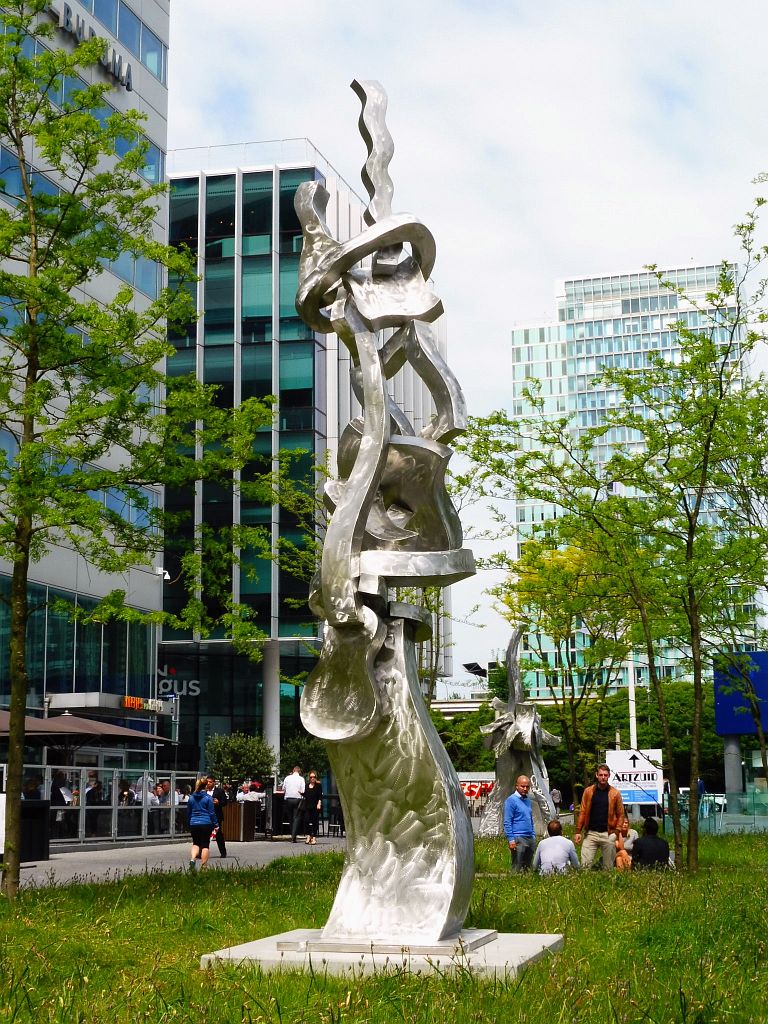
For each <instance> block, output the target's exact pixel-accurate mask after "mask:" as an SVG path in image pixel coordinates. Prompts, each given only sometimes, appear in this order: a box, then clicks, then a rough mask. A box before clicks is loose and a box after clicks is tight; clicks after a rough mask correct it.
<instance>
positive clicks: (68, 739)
mask: <svg viewBox="0 0 768 1024" xmlns="http://www.w3.org/2000/svg"><path fill="white" fill-rule="evenodd" d="M10 717H11V716H10V712H9V711H0V737H4V736H7V735H8V725H9V721H10ZM24 731H25V734H26V737H27V739H28V740H29V741H30V742H42V743H43V744H44V745H46V746H52V747H61V748H63V749H67V748H69V749H76V748H77V747H83V746H85V745H86V744H97V745H99V744H103V743H104V742H105V741H107V740H113V741H114V740H123V741H127V740H131V741H132V742H134V743H137V742H141V743H157V742H160V743H164V742H168V740H167V739H166V738H165V737H164V736H158V735H157V734H156V733H154V732H142V731H141V730H140V729H127V728H126V727H125V726H123V725H113V724H112V723H111V722H107V721H103V720H99V719H95V718H80V717H79V716H78V715H70V714H66V713H65V714H63V715H56V716H54V717H53V718H33V717H31V716H30V715H27V716H26V717H25V718H24Z"/></svg>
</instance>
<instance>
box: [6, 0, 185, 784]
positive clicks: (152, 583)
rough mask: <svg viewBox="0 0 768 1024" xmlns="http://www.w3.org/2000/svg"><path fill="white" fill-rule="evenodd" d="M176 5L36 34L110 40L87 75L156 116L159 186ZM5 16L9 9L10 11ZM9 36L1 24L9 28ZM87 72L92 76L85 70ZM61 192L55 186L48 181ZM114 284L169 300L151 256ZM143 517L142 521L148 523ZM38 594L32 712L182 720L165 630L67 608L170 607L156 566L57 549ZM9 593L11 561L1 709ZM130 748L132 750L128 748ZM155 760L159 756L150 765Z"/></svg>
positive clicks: (107, 758) (43, 567) (93, 287)
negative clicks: (116, 573)
mask: <svg viewBox="0 0 768 1024" xmlns="http://www.w3.org/2000/svg"><path fill="white" fill-rule="evenodd" d="M169 10H170V0H79V2H72V3H65V2H63V0H58V2H56V3H51V4H50V5H49V7H48V13H47V14H46V15H44V16H43V17H50V18H51V19H52V20H53V22H54V24H55V28H56V31H55V33H54V35H53V36H52V37H51V38H45V39H35V38H32V37H30V39H29V43H28V45H29V50H30V53H33V52H34V50H35V49H36V48H39V47H42V46H48V47H50V46H54V45H55V46H58V47H61V48H71V47H72V46H74V45H75V42H76V41H77V40H81V39H87V38H90V37H92V36H99V37H102V38H104V39H105V40H106V41H107V45H106V47H105V52H104V58H103V60H102V62H101V63H100V64H97V65H96V66H95V67H93V68H92V69H90V71H89V72H88V73H87V74H88V75H89V76H90V78H89V82H107V83H109V85H110V86H111V89H110V92H109V98H108V102H105V103H104V105H103V107H102V109H101V111H100V114H101V115H102V116H104V117H108V116H109V114H110V113H111V111H112V109H115V110H120V111H127V110H130V109H137V110H139V111H141V112H142V113H143V114H144V115H145V118H146V120H145V121H144V124H143V132H144V135H145V138H146V142H147V151H146V159H145V164H144V168H143V171H142V175H143V176H144V177H145V178H146V180H148V181H150V182H159V181H162V180H163V179H164V176H165V150H166V139H167V107H168V90H167V85H166V69H167V52H168V25H169ZM0 19H2V11H1V10H0ZM2 31H4V27H3V25H2V24H1V23H0V32H2ZM84 74H85V73H84ZM77 86H78V82H77V81H61V82H59V83H58V87H59V89H60V90H61V96H62V98H63V97H65V96H66V95H67V90H71V89H72V88H77ZM29 173H31V174H32V175H34V176H35V180H36V181H37V182H39V183H40V184H41V185H42V186H43V187H44V186H45V184H46V175H45V169H44V168H40V167H39V166H37V165H36V164H35V159H34V154H33V155H32V163H31V165H30V167H29ZM18 176H19V169H18V165H17V164H16V162H15V160H14V159H13V155H12V154H10V153H8V152H7V151H5V150H3V151H2V165H1V166H0V178H2V179H4V181H5V191H6V194H8V193H10V194H13V190H14V182H15V181H16V178H18ZM48 184H49V185H50V187H51V188H53V189H55V188H57V187H58V186H57V184H56V183H55V182H49V183H48ZM166 212H167V211H166V208H165V205H163V206H162V207H161V208H160V210H159V212H158V215H157V219H156V222H155V235H156V237H157V238H158V240H161V241H165V238H166ZM115 278H117V279H118V280H119V281H121V282H126V283H128V284H130V285H131V286H132V287H133V288H134V290H135V295H136V299H135V301H136V302H137V303H139V304H141V303H142V302H143V301H146V299H147V298H149V299H151V298H153V297H155V296H156V295H157V293H158V289H159V287H160V286H161V284H162V280H161V275H160V272H159V268H158V266H157V265H156V264H155V263H153V262H152V261H150V260H146V259H137V260H134V259H133V258H128V257H126V258H120V259H118V260H117V261H116V262H115V263H114V264H111V265H110V266H109V267H108V268H105V271H104V273H103V274H102V275H101V277H100V278H99V279H96V280H94V281H93V282H92V284H90V285H89V286H88V287H87V289H86V298H92V299H96V300H97V301H98V300H103V299H105V298H107V297H109V296H111V295H112V294H113V293H114V286H115ZM0 445H2V446H3V447H4V448H5V450H6V451H7V452H9V453H12V452H13V451H14V445H15V439H14V437H13V435H12V433H11V432H10V431H8V430H0ZM147 497H148V498H149V500H150V501H151V502H154V503H159V502H160V500H161V492H160V490H159V489H157V490H156V491H152V490H151V489H150V490H148V493H147ZM101 498H102V500H103V501H104V503H105V505H106V506H108V507H111V508H115V509H118V508H119V509H120V510H121V511H122V512H123V513H124V514H128V515H135V516H136V517H139V516H140V515H142V512H141V510H130V509H123V506H122V501H123V499H122V497H121V495H119V494H116V493H112V492H110V491H108V490H105V491H104V492H103V493H102V495H101ZM137 521H138V519H137ZM30 580H31V582H30V586H29V592H30V597H31V606H32V608H33V613H32V616H31V620H30V630H29V634H28V639H27V645H28V646H27V650H28V669H29V697H28V706H29V708H30V709H43V708H46V707H48V708H50V709H53V710H55V709H58V710H64V709H68V710H70V711H72V712H73V713H75V712H77V711H78V710H86V709H87V713H88V714H90V715H94V714H102V715H105V716H109V717H111V718H113V719H118V720H120V719H123V720H125V723H124V724H130V725H133V726H135V725H137V724H138V723H139V722H143V723H145V724H147V727H148V726H149V725H153V726H154V725H156V724H157V715H158V714H161V715H162V714H167V715H170V713H171V703H170V702H160V703H158V702H157V700H156V698H157V644H156V630H155V627H154V626H151V625H143V624H134V623H131V624H128V623H120V622H109V623H105V624H95V623H90V624H87V625H86V624H81V623H78V622H76V621H74V620H73V619H72V617H71V616H69V615H68V614H66V613H65V612H64V611H62V610H61V607H60V606H59V607H57V604H56V600H57V599H63V600H64V601H65V602H67V603H69V604H77V605H79V606H81V607H85V608H91V607H93V605H94V604H95V602H96V601H98V600H99V599H100V598H102V597H104V596H105V595H106V594H107V593H109V592H110V591H111V590H114V589H115V588H120V589H124V590H126V594H127V601H128V603H129V604H130V605H131V606H133V607H135V608H138V609H141V610H142V611H155V610H158V609H160V608H161V607H162V581H161V579H160V577H159V576H158V574H157V573H156V572H155V571H154V570H153V568H152V567H148V568H136V569H133V570H131V571H130V572H129V573H127V574H126V575H125V576H121V577H119V578H115V577H111V576H109V575H106V574H103V573H99V572H96V571H95V570H94V569H93V567H92V566H90V565H88V564H87V563H86V562H85V561H84V560H83V558H82V557H80V556H79V555H78V554H77V553H76V552H75V551H73V550H71V549H70V548H67V547H63V546H60V547H55V548H52V549H51V550H50V551H49V553H48V554H46V555H45V556H44V557H43V558H42V559H41V560H40V561H38V562H36V563H34V565H33V566H32V568H31V571H30ZM9 589H10V565H9V564H8V563H4V562H2V561H0V597H2V598H3V599H2V600H0V706H2V705H5V706H7V705H8V701H9V692H10V681H9V663H8V636H9V629H10V613H9V606H8V602H7V600H5V598H7V595H8V593H9ZM129 747H130V744H129ZM151 756H152V755H151V754H150V755H149V757H150V758H151ZM93 757H94V759H95V760H94V764H96V763H97V760H96V759H98V763H100V764H109V765H110V766H113V767H116V768H117V767H125V768H126V769H128V768H140V767H145V766H146V765H147V758H148V754H147V750H146V744H144V745H143V746H142V748H141V749H140V750H138V749H137V750H136V751H131V750H130V749H123V747H122V746H120V747H119V748H116V749H114V750H109V749H106V748H104V749H101V750H99V751H94V752H93Z"/></svg>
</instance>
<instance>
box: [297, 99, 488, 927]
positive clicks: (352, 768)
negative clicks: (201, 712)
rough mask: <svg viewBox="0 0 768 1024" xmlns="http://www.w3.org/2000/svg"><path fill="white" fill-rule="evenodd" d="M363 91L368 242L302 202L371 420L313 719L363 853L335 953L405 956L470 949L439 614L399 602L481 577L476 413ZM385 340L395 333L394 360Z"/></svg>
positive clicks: (307, 276) (330, 593)
mask: <svg viewBox="0 0 768 1024" xmlns="http://www.w3.org/2000/svg"><path fill="white" fill-rule="evenodd" d="M353 88H354V90H355V92H356V93H357V95H358V96H359V97H360V99H361V101H362V104H363V111H362V115H361V118H360V129H361V133H362V135H363V138H364V140H365V142H366V145H367V148H368V159H367V161H366V164H365V167H364V169H363V182H364V184H365V186H366V188H367V190H368V194H369V196H370V198H371V202H370V204H369V206H368V209H367V210H366V213H365V218H364V219H365V222H366V225H367V227H365V228H363V229H362V230H361V231H360V233H359V234H358V235H357V236H356V237H354V238H352V239H351V240H350V241H347V242H339V241H337V240H336V239H335V238H334V237H333V235H332V234H331V232H330V230H329V228H328V224H327V222H326V209H327V204H328V193H327V192H326V190H325V188H324V187H323V186H322V185H321V184H320V183H318V182H306V183H304V184H303V185H301V186H299V188H298V190H297V193H296V211H297V213H298V216H299V220H300V223H301V225H302V230H303V235H304V245H303V249H302V254H301V261H300V266H299V286H298V293H297V297H296V308H297V309H298V311H299V313H300V314H301V316H302V317H303V319H304V320H305V322H306V323H307V324H309V325H310V326H311V327H312V328H314V329H315V330H317V331H322V332H325V333H329V332H331V331H333V332H335V334H336V335H337V337H338V339H339V342H340V343H341V344H343V345H344V346H345V347H346V349H347V350H348V352H349V357H350V381H351V385H352V390H353V392H354V395H355V397H356V398H357V400H358V401H359V402H360V406H361V408H362V416H359V417H355V418H354V419H352V420H351V421H350V422H349V423H348V424H347V426H346V428H345V429H344V431H343V433H342V436H341V438H340V440H339V451H338V474H337V476H336V478H335V479H333V480H330V481H329V482H328V483H327V485H326V488H325V502H326V505H327V507H328V509H329V510H330V512H331V516H330V519H329V522H328V527H327V530H326V535H325V540H324V544H323V553H322V560H321V566H320V571H319V573H318V574H317V577H316V579H315V580H314V581H313V584H312V587H311V594H310V605H311V607H312V609H313V610H314V611H315V612H316V613H317V614H319V615H322V616H323V617H324V619H325V634H324V642H323V649H322V651H321V654H320V658H319V660H318V663H317V666H316V667H315V669H314V671H313V672H312V674H311V675H310V677H309V679H308V680H307V683H306V685H305V687H304V691H303V693H302V698H301V716H302V720H303V722H304V724H305V726H306V727H307V729H308V730H309V731H310V732H312V733H313V734H314V735H316V736H319V737H321V738H323V739H324V740H326V741H327V743H328V747H329V754H330V759H331V764H332V767H333V770H334V774H335V776H336V780H337V784H338V787H339V794H340V796H341V802H342V807H343V810H344V819H345V824H346V830H347V837H348V854H347V861H346V864H345V868H344V873H343V875H342V879H341V883H340V885H339V891H338V893H337V896H336V900H335V902H334V905H333V910H332V911H331V916H330V918H329V920H328V923H327V924H326V926H325V928H324V929H323V939H324V940H339V939H349V940H353V941H357V942H364V943H365V942H370V941H377V942H393V943H396V944H398V945H403V944H411V943H413V942H415V941H419V942H422V943H429V942H437V941H440V940H441V939H445V938H447V937H451V936H456V935H458V933H459V931H460V929H461V926H462V924H463V921H464V917H465V916H466V912H467V908H468V906H469V898H470V893H471V887H472V872H473V850H472V828H471V824H470V820H469V814H468V811H467V805H466V801H465V799H464V797H463V795H462V792H461V788H460V786H459V781H458V778H457V776H456V773H455V771H454V770H453V766H452V765H451V762H450V760H449V759H448V755H447V754H446V752H445V749H444V747H443V745H442V743H441V742H440V739H439V737H438V735H437V733H436V732H435V729H434V726H433V725H432V722H431V720H430V718H429V715H428V713H427V709H426V707H425V704H424V699H423V697H422V694H421V688H420V683H419V675H418V667H417V659H416V650H415V644H416V642H417V641H418V642H422V641H424V640H427V639H428V638H429V636H430V635H431V629H430V623H429V616H428V615H425V614H424V613H423V611H420V610H419V609H414V608H413V607H410V606H408V605H404V604H398V603H397V602H391V601H390V599H389V588H391V587H394V586H400V585H407V586H411V587H415V588H420V587H425V586H447V585H448V584H450V583H455V582H456V581H457V580H461V579H464V578H465V577H467V576H470V575H472V573H474V571H475V569H474V559H473V557H472V552H471V551H469V550H468V549H466V548H463V547H462V546H461V545H462V530H461V523H460V521H459V517H458V515H457V513H456V510H455V508H454V506H453V504H452V502H451V500H450V497H449V495H448V493H447V490H446V486H445V472H446V469H447V466H448V460H449V459H450V457H451V454H452V453H451V449H450V448H448V447H447V446H446V442H448V441H450V440H451V439H452V438H454V437H455V436H456V435H457V434H458V433H460V432H461V430H462V429H463V428H464V427H465V424H466V409H465V405H464V399H463V396H462V393H461V389H460V387H459V385H458V383H457V381H456V379H455V377H454V376H453V374H452V373H451V372H450V370H449V369H448V367H447V365H446V364H445V361H444V360H443V358H442V356H441V355H440V353H439V350H438V346H437V343H436V341H435V339H434V335H433V332H432V331H431V330H430V329H429V327H428V326H427V325H428V324H429V323H430V322H431V321H433V320H434V319H436V317H438V316H439V315H440V313H441V312H442V303H441V301H440V299H439V298H438V297H437V296H436V295H434V294H433V292H432V291H431V289H430V287H429V286H428V284H427V279H428V277H429V274H430V273H431V270H432V266H433V264H434V260H435V244H434V239H433V237H432V234H431V232H430V231H429V230H428V228H426V227H425V225H423V224H422V223H421V222H420V221H418V220H417V219H416V218H415V217H412V216H411V215H410V214H393V213H392V212H391V201H392V192H393V189H392V181H391V179H390V177H389V172H388V166H389V162H390V160H391V158H392V152H393V147H392V140H391V137H390V135H389V132H388V131H387V128H386V124H385V123H384V114H385V111H386V95H385V94H384V90H383V89H382V88H381V86H380V85H379V84H378V83H377V82H363V83H353ZM406 245H407V246H408V247H409V249H410V252H408V251H407V250H406V248H405V246H406ZM369 257H371V259H370V260H369V259H368V258H369ZM362 261H365V267H363V265H362ZM382 328H395V331H394V333H393V334H392V336H391V337H390V338H388V339H387V341H386V342H384V343H383V344H382V343H381V340H380V339H379V338H378V337H377V332H378V331H379V330H381V329H382ZM406 365H409V366H410V367H411V368H412V369H413V370H414V371H415V372H416V374H417V375H418V376H419V377H420V378H421V380H422V381H423V382H424V384H425V385H426V387H427V388H428V389H429V391H430V393H431V395H432V396H433V398H434V402H435V408H436V410H437V412H436V415H435V416H434V417H433V418H432V420H431V422H430V423H429V424H427V425H426V426H425V427H424V429H423V430H422V431H421V433H420V434H417V433H416V431H415V430H414V427H413V425H412V424H411V422H410V420H409V417H408V416H407V415H406V413H405V412H404V411H403V409H402V408H400V407H399V405H398V404H397V403H396V402H395V399H394V398H393V397H392V395H393V394H395V395H402V393H403V391H402V388H398V387H395V388H392V387H391V385H390V384H389V382H390V381H392V382H393V383H394V382H396V381H397V375H398V374H399V372H400V371H401V370H402V369H403V367H404V366H406Z"/></svg>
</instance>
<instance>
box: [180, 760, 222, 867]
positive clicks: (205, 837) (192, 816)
mask: <svg viewBox="0 0 768 1024" xmlns="http://www.w3.org/2000/svg"><path fill="white" fill-rule="evenodd" d="M205 787H206V780H205V779H198V780H197V783H196V785H195V792H194V793H192V794H190V797H189V800H188V801H187V814H188V816H189V817H188V821H189V831H190V832H191V833H192V850H191V852H190V854H189V857H190V861H189V870H190V871H194V870H195V861H196V860H197V859H198V857H199V858H200V867H201V868H204V867H205V865H206V864H207V863H208V847H209V846H210V844H211V831H212V830H213V829H214V828H216V827H217V826H218V824H219V819H218V818H217V817H216V808H215V806H214V803H213V798H212V797H211V796H210V795H209V794H208V793H206V791H205Z"/></svg>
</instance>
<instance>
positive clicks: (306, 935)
mask: <svg viewBox="0 0 768 1024" xmlns="http://www.w3.org/2000/svg"><path fill="white" fill-rule="evenodd" d="M296 932H297V935H296V938H292V939H285V938H283V939H279V940H278V943H277V948H278V949H280V950H283V949H285V950H292V951H296V952H305V953H374V954H375V953H384V954H387V953H396V954H398V955H399V954H401V953H406V952H407V953H418V954H419V955H422V956H443V957H445V956H459V955H461V953H467V952H470V951H471V950H473V949H478V948H479V947H480V946H484V945H485V944H486V942H492V941H493V940H494V939H495V938H497V936H498V934H499V933H498V932H497V931H496V929H495V928H463V929H462V931H461V932H460V933H459V934H458V935H453V936H451V937H450V938H449V939H442V940H441V941H440V942H430V943H415V942H407V943H404V942H376V941H373V942H372V941H371V940H370V939H368V940H367V941H366V940H365V939H364V938H363V939H355V938H345V939H324V938H323V937H322V932H320V931H314V930H307V929H306V928H297V929H296ZM288 934H291V933H288Z"/></svg>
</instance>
